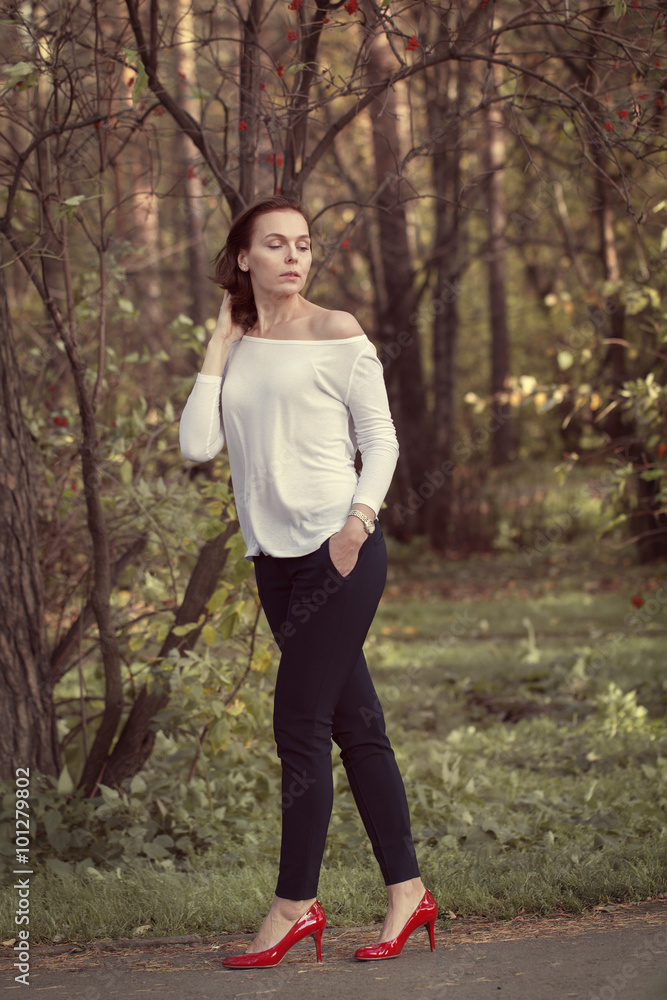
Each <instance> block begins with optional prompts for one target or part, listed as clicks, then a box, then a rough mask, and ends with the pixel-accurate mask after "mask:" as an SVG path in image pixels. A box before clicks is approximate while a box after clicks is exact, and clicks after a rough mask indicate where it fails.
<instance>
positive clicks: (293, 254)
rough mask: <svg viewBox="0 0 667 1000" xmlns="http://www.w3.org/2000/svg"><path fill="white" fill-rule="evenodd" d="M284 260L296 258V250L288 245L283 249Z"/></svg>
mask: <svg viewBox="0 0 667 1000" xmlns="http://www.w3.org/2000/svg"><path fill="white" fill-rule="evenodd" d="M285 260H286V261H292V260H296V250H295V249H292V247H290V246H288V247H287V249H286V251H285Z"/></svg>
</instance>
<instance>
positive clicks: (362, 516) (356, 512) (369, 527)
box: [347, 509, 375, 535]
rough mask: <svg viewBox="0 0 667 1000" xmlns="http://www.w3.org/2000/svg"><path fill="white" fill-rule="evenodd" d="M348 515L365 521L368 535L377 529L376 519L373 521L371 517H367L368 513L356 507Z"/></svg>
mask: <svg viewBox="0 0 667 1000" xmlns="http://www.w3.org/2000/svg"><path fill="white" fill-rule="evenodd" d="M347 516H348V517H358V518H359V520H360V521H363V522H364V528H365V529H366V534H367V535H372V534H373V532H374V531H375V521H371V519H370V517H366V515H365V514H362V512H361V511H360V510H356V509H355V510H351V511H350V513H349V514H348V515H347Z"/></svg>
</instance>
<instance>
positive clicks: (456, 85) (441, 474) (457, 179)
mask: <svg viewBox="0 0 667 1000" xmlns="http://www.w3.org/2000/svg"><path fill="white" fill-rule="evenodd" d="M443 30H444V26H443ZM466 75H467V67H466V65H465V64H464V63H456V64H454V63H447V64H445V65H443V66H437V67H435V68H434V79H433V81H429V82H430V83H431V97H430V99H429V101H428V107H427V111H428V121H429V125H430V127H431V135H432V136H434V137H437V138H435V142H434V147H433V152H432V169H433V187H434V191H435V195H436V202H435V230H436V231H435V248H434V256H435V258H436V288H435V290H434V293H433V304H434V309H433V450H432V459H431V464H430V468H432V470H433V473H432V475H433V477H434V483H433V489H434V492H433V497H432V499H430V500H429V503H428V506H427V515H426V522H427V531H428V536H429V541H430V543H431V545H432V546H433V548H434V549H436V550H437V551H439V552H444V550H445V548H446V547H447V543H448V539H449V529H450V518H451V508H452V497H453V486H454V469H455V467H456V458H457V456H455V455H454V454H453V449H454V442H455V429H456V344H457V339H458V326H459V309H458V296H459V284H460V280H461V272H462V267H463V264H462V259H463V253H462V247H461V243H462V239H463V234H462V232H461V230H462V226H461V211H460V209H459V207H458V198H459V192H460V190H461V153H460V141H461V117H460V114H459V112H460V108H461V102H462V100H463V95H464V92H465V77H466Z"/></svg>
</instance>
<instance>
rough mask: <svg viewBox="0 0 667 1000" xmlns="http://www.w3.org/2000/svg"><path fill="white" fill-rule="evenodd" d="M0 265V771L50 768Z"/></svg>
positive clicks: (54, 749) (38, 609)
mask: <svg viewBox="0 0 667 1000" xmlns="http://www.w3.org/2000/svg"><path fill="white" fill-rule="evenodd" d="M19 380H20V377H19V373H18V366H17V362H16V356H15V353H14V342H13V339H12V331H11V320H10V316H9V308H8V305H7V294H6V289H5V271H4V270H2V269H0V727H1V729H2V740H0V778H4V779H11V778H13V777H14V775H15V769H16V768H17V767H27V768H30V769H31V771H32V770H34V771H40V772H42V773H43V774H52V775H57V774H58V773H59V772H60V752H59V747H58V738H57V733H56V720H55V711H54V706H53V689H52V685H51V681H50V678H49V668H48V655H47V650H46V634H45V630H44V607H43V596H42V579H41V574H40V566H39V559H38V555H37V553H38V551H39V543H38V538H37V517H36V514H35V506H34V504H35V496H36V492H37V491H36V485H35V479H36V476H35V466H34V462H35V459H34V454H33V450H32V443H31V441H30V437H29V435H28V433H27V431H26V429H25V426H24V424H23V418H22V415H21V400H20V393H19V389H20V385H19Z"/></svg>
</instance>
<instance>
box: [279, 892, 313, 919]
mask: <svg viewBox="0 0 667 1000" xmlns="http://www.w3.org/2000/svg"><path fill="white" fill-rule="evenodd" d="M315 900H316V897H313V899H283V898H281V897H280V896H275V897H274V900H273V903H272V904H271V909H272V911H273V913H274V914H275V915H276V916H278V917H282V919H283V920H298V919H299V917H301V916H302V915H303V914H304V913H306V912H307V911H308V910H309V909H310V907H311V906H312V905H313V903H314V902H315Z"/></svg>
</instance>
